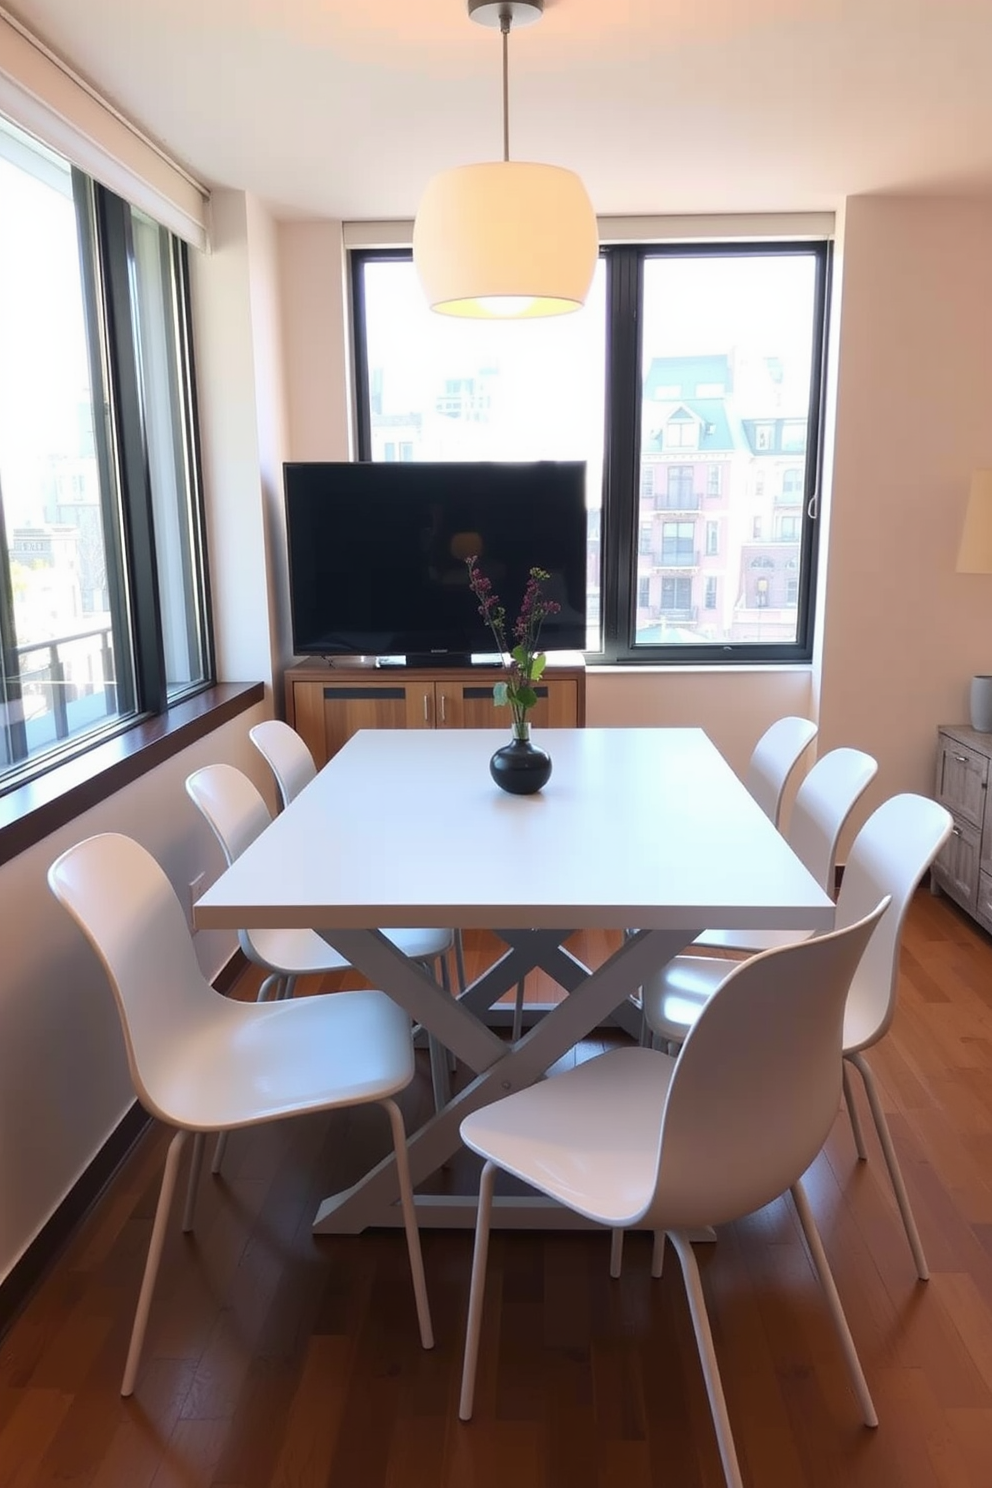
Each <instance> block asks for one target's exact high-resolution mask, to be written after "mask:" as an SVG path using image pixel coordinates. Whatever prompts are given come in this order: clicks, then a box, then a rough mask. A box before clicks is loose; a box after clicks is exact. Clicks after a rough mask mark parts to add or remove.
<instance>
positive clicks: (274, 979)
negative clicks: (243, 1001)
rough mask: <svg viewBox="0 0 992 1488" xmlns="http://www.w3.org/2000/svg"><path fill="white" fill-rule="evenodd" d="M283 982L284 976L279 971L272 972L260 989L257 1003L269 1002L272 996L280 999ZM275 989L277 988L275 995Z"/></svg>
mask: <svg viewBox="0 0 992 1488" xmlns="http://www.w3.org/2000/svg"><path fill="white" fill-rule="evenodd" d="M281 981H282V976H281V975H280V973H279V972H278V971H270V972H269V974H268V976H267V977H266V978H265V980H264V981H263V983H262V985H261V986H260V987H259V989H258V996H257V997H256V998H255V1001H256V1002H268V1001H269V997H270V995H274V997H275V998H278V996H279V992H280V983H281ZM273 988H275V993H274V994H273V991H272V989H273Z"/></svg>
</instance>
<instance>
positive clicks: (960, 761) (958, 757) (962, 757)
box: [954, 754, 968, 765]
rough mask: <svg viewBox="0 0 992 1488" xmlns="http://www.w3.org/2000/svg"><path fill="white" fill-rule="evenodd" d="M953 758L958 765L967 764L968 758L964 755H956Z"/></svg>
mask: <svg viewBox="0 0 992 1488" xmlns="http://www.w3.org/2000/svg"><path fill="white" fill-rule="evenodd" d="M954 758H955V759H956V760H957V762H958V764H959V765H966V764H967V763H968V756H967V755H966V754H956V755H955V756H954Z"/></svg>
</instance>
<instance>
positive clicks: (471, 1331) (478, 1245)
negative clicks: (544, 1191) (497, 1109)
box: [458, 1162, 497, 1421]
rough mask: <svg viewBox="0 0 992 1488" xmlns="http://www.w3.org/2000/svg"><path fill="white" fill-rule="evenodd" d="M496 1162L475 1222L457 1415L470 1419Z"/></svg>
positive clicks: (483, 1184)
mask: <svg viewBox="0 0 992 1488" xmlns="http://www.w3.org/2000/svg"><path fill="white" fill-rule="evenodd" d="M496 1172H497V1169H496V1165H495V1163H491V1162H487V1163H485V1164H484V1166H483V1169H482V1177H481V1178H480V1179H479V1212H478V1215H477V1217H476V1221H475V1250H474V1251H473V1253H472V1283H471V1286H470V1288H469V1295H468V1319H467V1321H466V1324H465V1359H464V1362H463V1364H462V1393H461V1398H460V1400H459V1402H458V1418H459V1420H461V1421H471V1419H472V1407H473V1405H474V1404H475V1372H476V1367H477V1365H478V1362H479V1333H480V1331H481V1328H482V1303H483V1300H484V1298H485V1292H486V1260H487V1258H488V1255H489V1219H490V1215H491V1213H492V1207H493V1188H494V1186H495V1183H496Z"/></svg>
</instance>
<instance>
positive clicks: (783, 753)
mask: <svg viewBox="0 0 992 1488" xmlns="http://www.w3.org/2000/svg"><path fill="white" fill-rule="evenodd" d="M815 738H816V724H815V723H812V722H811V721H810V720H809V719H808V718H793V717H788V718H779V719H777V720H776V721H775V723H773V724H771V726H770V727H769V728H767V729H765V732H764V733H763V734H762V736H761V738H760V739H759V740H758V742H757V744H756V745H755V746H754V749H753V750H752V753H751V758H750V760H749V761H748V767H747V773H746V774H745V776H744V784H745V785H746V786H747V788H748V790H749V791H750V792H751V794H752V796H753V797H754V799H755V800H756V801H757V803H758V805H759V806H760V807H761V809H762V811H763V812H764V813H765V815H766V816H768V817H770V818H771V820H772V821H773V822H774V823H775V825H776V826H778V824H779V817H780V815H781V812H782V802H783V799H784V796H785V787H786V786H787V784H788V783H789V777H790V776H791V774H792V772H793V770H794V769H795V768H796V766H797V765H798V763H799V761H800V760H801V759H802V757H803V754H804V753H805V751H806V750H807V749H808V748H809V746H810V745H811V744H812V742H813V740H814V739H815Z"/></svg>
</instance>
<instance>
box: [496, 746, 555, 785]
mask: <svg viewBox="0 0 992 1488" xmlns="http://www.w3.org/2000/svg"><path fill="white" fill-rule="evenodd" d="M489 773H490V775H491V776H492V777H493V779H494V780H495V782H496V784H497V785H498V786H499V788H500V790H505V791H509V793H510V795H511V796H532V795H534V793H535V792H536V791H539V790H540V789H541V786H542V785H547V783H548V781H549V780H550V778H551V756H550V754H548V753H546V751H545V750H543V749H539V748H538V746H537V745H536V744H532V743H531V742H530V739H529V738H528V739H511V741H510V743H509V744H504V745H503V747H502V749H497V751H496V753H495V754H494V755H493V757H492V759H491V760H490V761H489Z"/></svg>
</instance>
